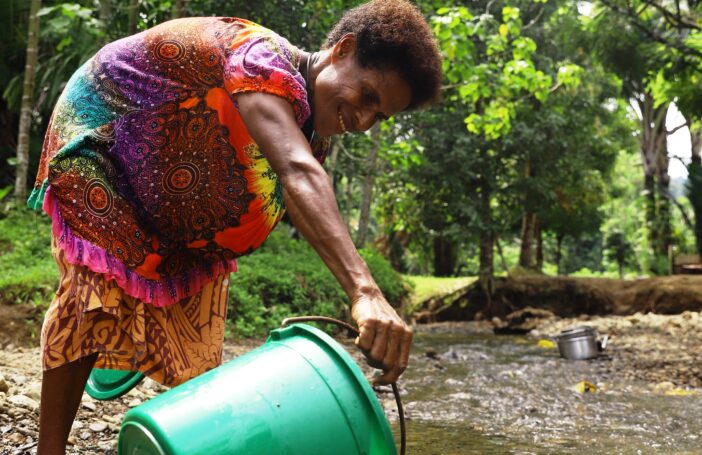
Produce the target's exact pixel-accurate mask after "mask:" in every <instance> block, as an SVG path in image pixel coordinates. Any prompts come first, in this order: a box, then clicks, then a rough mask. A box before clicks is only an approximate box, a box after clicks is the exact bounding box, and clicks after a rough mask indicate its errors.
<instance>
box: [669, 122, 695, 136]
mask: <svg viewBox="0 0 702 455" xmlns="http://www.w3.org/2000/svg"><path fill="white" fill-rule="evenodd" d="M689 125H690V124H689V123H687V122H685V123H683V124H682V125H678V126H676V127H675V128H673V129H672V130H669V131H666V133H667V134H668V136H671V135H673V134H675V133H676V131H678V130H679V129H682V128H685V127H686V126H689Z"/></svg>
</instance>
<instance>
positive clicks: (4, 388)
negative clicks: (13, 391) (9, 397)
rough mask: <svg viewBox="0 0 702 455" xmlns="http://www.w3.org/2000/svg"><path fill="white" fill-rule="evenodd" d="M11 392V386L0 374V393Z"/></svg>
mask: <svg viewBox="0 0 702 455" xmlns="http://www.w3.org/2000/svg"><path fill="white" fill-rule="evenodd" d="M9 390H10V386H9V385H8V384H7V381H5V377H4V376H3V375H2V374H0V392H3V393H7V392H8V391H9Z"/></svg>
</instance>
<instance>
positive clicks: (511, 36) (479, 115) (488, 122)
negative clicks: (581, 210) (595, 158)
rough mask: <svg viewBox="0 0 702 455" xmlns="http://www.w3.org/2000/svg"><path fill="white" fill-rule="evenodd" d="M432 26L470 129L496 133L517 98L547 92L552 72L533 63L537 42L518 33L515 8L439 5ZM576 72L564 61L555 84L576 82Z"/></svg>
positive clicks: (507, 124) (505, 126) (507, 123)
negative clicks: (480, 10) (467, 111)
mask: <svg viewBox="0 0 702 455" xmlns="http://www.w3.org/2000/svg"><path fill="white" fill-rule="evenodd" d="M488 8H489V5H488ZM433 27H434V33H435V34H436V36H437V37H438V39H439V43H440V45H441V48H442V50H443V52H444V54H445V56H446V59H445V60H444V74H445V77H446V79H447V80H448V82H449V83H450V84H454V85H455V86H456V88H457V94H453V95H451V98H450V99H451V100H452V101H454V100H455V101H460V102H462V103H465V104H466V105H468V106H470V109H471V111H472V112H471V113H470V114H468V116H467V117H466V118H465V123H466V127H467V129H468V131H470V132H471V133H474V134H480V135H484V136H485V137H486V138H487V139H497V138H499V137H500V136H502V135H504V134H506V133H507V132H509V130H510V128H511V122H512V121H513V119H514V118H515V116H516V110H517V107H518V105H519V104H520V103H522V102H524V101H525V100H526V99H528V98H530V97H532V96H533V97H534V98H535V99H537V100H538V101H540V102H544V101H546V99H547V98H548V94H549V91H550V90H551V86H552V84H553V78H552V77H551V76H550V75H548V74H546V73H545V72H544V71H542V70H541V69H538V68H537V67H536V65H535V63H534V54H535V52H536V50H537V45H536V42H535V41H534V40H533V39H532V38H530V37H528V36H525V35H524V34H523V33H522V28H523V24H522V17H521V14H520V10H519V8H517V7H514V6H504V7H503V8H502V14H501V18H498V17H495V16H494V15H493V14H491V12H490V11H489V10H488V11H487V12H486V13H484V14H480V15H474V14H473V13H472V12H471V11H470V10H469V9H468V8H466V7H453V8H441V9H439V10H438V11H437V15H436V16H435V17H434V18H433ZM580 72H581V69H580V68H579V67H578V66H577V65H574V64H571V63H565V64H564V66H562V67H561V68H559V69H558V70H557V71H556V74H557V78H556V79H557V81H558V84H562V85H566V86H568V87H575V86H577V84H578V83H579V74H580Z"/></svg>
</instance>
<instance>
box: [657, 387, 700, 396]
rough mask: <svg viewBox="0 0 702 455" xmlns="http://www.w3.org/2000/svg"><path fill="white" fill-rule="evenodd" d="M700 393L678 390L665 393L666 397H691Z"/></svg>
mask: <svg viewBox="0 0 702 455" xmlns="http://www.w3.org/2000/svg"><path fill="white" fill-rule="evenodd" d="M698 393H699V392H697V391H696V390H686V389H678V388H675V389H670V390H666V391H665V394H666V395H668V396H676V397H687V396H690V395H697V394H698Z"/></svg>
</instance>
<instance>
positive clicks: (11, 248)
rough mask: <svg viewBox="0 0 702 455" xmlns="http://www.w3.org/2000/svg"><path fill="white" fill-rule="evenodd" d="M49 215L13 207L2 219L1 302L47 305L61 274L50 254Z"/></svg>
mask: <svg viewBox="0 0 702 455" xmlns="http://www.w3.org/2000/svg"><path fill="white" fill-rule="evenodd" d="M50 232H51V225H50V221H49V219H48V217H46V216H44V215H42V214H39V213H36V212H30V211H29V210H28V209H13V210H10V211H9V212H7V213H6V214H5V215H4V217H3V218H1V219H0V296H1V298H2V300H3V302H2V303H19V302H32V303H35V304H38V305H48V303H49V300H50V299H51V295H52V294H53V293H54V292H55V291H56V287H57V284H58V274H57V271H56V263H55V262H54V260H53V258H52V257H51V236H50Z"/></svg>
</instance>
